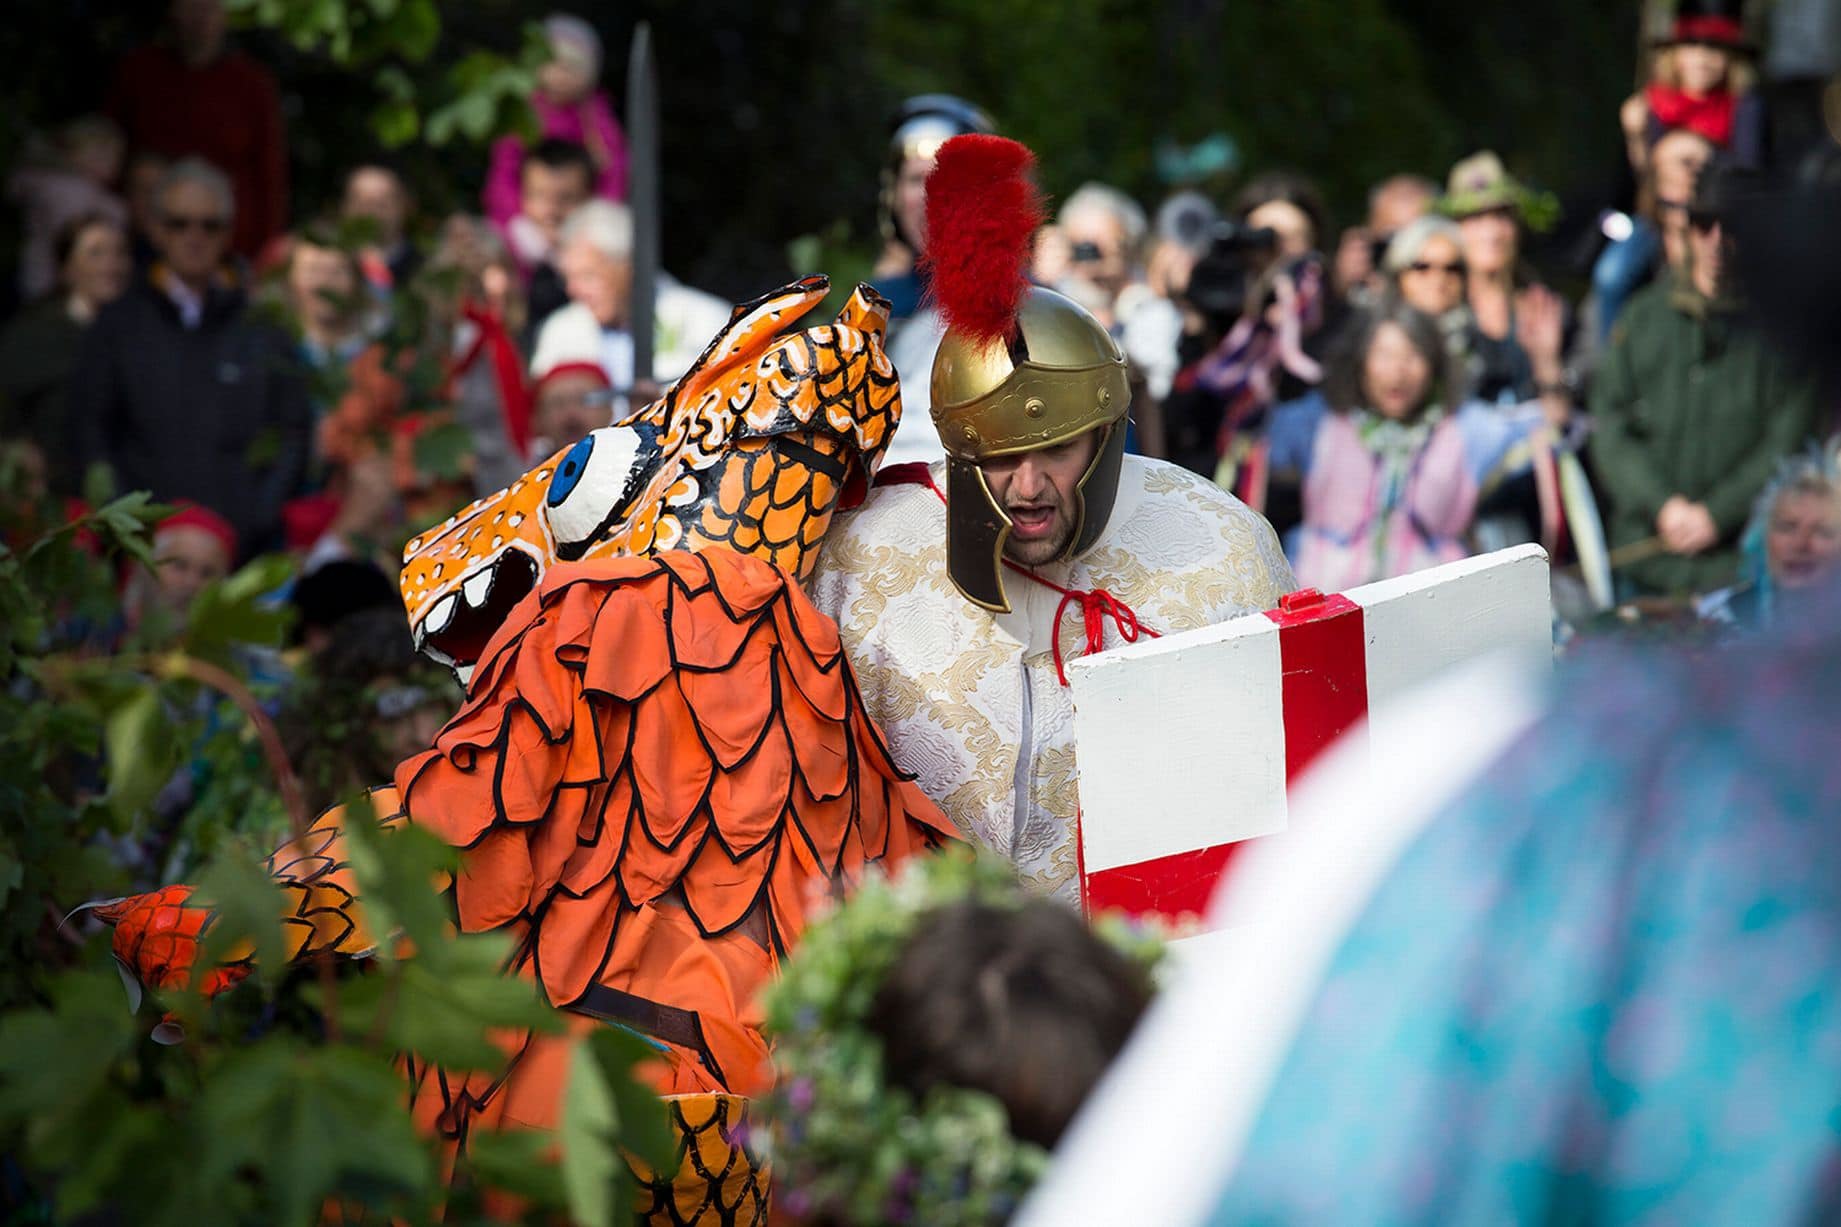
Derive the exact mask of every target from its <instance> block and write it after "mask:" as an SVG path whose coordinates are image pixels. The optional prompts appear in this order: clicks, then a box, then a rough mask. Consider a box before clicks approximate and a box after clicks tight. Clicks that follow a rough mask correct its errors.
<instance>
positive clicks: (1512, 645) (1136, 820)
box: [1069, 545, 1553, 917]
mask: <svg viewBox="0 0 1841 1227" xmlns="http://www.w3.org/2000/svg"><path fill="white" fill-rule="evenodd" d="M1550 610H1551V607H1550V603H1549V595H1548V565H1547V555H1546V552H1545V551H1543V550H1542V549H1541V548H1540V547H1539V546H1537V545H1523V546H1516V547H1514V548H1512V549H1507V550H1500V551H1497V552H1496V553H1493V554H1485V555H1482V556H1480V557H1476V558H1468V559H1464V560H1463V561H1460V562H1455V563H1450V564H1448V565H1446V566H1442V567H1434V568H1431V569H1429V570H1426V571H1420V572H1417V573H1415V574H1412V575H1407V576H1402V577H1400V578H1398V579H1391V580H1384V581H1382V582H1380V583H1377V584H1369V585H1366V586H1364V587H1361V588H1355V589H1352V590H1350V591H1349V592H1346V593H1340V594H1333V595H1327V596H1326V595H1320V594H1317V593H1315V592H1312V591H1309V590H1306V591H1304V592H1299V593H1293V594H1291V595H1290V596H1288V597H1286V598H1285V600H1284V601H1283V602H1282V604H1281V607H1280V608H1279V609H1276V610H1270V611H1268V612H1266V613H1264V614H1254V615H1251V616H1249V617H1245V618H1237V619H1235V620H1233V621H1231V622H1224V623H1221V624H1220V625H1217V626H1210V627H1203V628H1201V629H1199V630H1194V631H1188V632H1185V633H1183V634H1178V635H1170V636H1166V637H1164V638H1161V639H1156V640H1147V641H1144V642H1140V643H1136V644H1132V645H1129V646H1126V647H1123V648H1118V649H1114V650H1112V651H1109V652H1105V653H1103V654H1100V655H1096V656H1091V657H1087V658H1084V659H1082V660H1079V661H1076V662H1075V663H1074V664H1073V665H1072V667H1071V668H1070V669H1069V684H1070V685H1071V686H1072V687H1073V692H1074V728H1075V737H1076V747H1077V753H1078V755H1079V761H1080V803H1081V818H1080V879H1081V896H1082V899H1083V901H1084V902H1085V904H1086V906H1087V908H1088V910H1089V911H1093V912H1097V911H1103V910H1109V909H1122V910H1124V911H1127V912H1130V913H1133V914H1144V913H1151V914H1157V915H1163V916H1168V917H1178V916H1188V915H1195V916H1199V915H1202V914H1203V913H1204V912H1205V910H1206V908H1207V903H1208V900H1209V897H1210V896H1211V895H1212V894H1213V892H1214V888H1215V885H1216V883H1217V882H1218V881H1219V879H1220V877H1221V874H1222V873H1223V871H1224V870H1225V869H1226V867H1227V865H1228V863H1229V862H1230V860H1231V859H1232V857H1233V855H1234V853H1235V850H1236V849H1237V848H1238V847H1240V846H1241V845H1242V844H1244V843H1245V841H1247V840H1249V839H1254V838H1258V837H1261V836H1269V835H1274V834H1277V833H1280V832H1282V831H1284V830H1285V827H1286V822H1287V817H1288V814H1289V805H1288V802H1287V792H1288V790H1289V788H1290V787H1291V785H1292V784H1293V783H1295V782H1296V780H1297V779H1299V778H1300V777H1301V775H1302V773H1303V772H1304V770H1305V769H1306V768H1307V767H1308V766H1309V765H1310V763H1311V761H1312V760H1313V759H1315V758H1316V756H1317V755H1318V754H1319V753H1321V752H1322V751H1323V750H1324V749H1326V748H1327V747H1328V746H1329V745H1330V744H1331V743H1332V742H1334V741H1335V740H1336V739H1337V738H1338V737H1339V736H1341V735H1342V734H1343V733H1344V732H1346V731H1348V730H1350V729H1352V728H1358V726H1359V731H1358V732H1357V733H1356V734H1355V735H1356V736H1358V737H1364V738H1365V739H1366V742H1367V746H1368V753H1369V754H1370V755H1371V756H1373V757H1374V758H1381V757H1383V756H1385V757H1388V758H1391V757H1393V756H1425V755H1436V754H1437V753H1438V746H1437V745H1430V744H1425V741H1424V736H1423V733H1422V732H1419V731H1413V732H1411V733H1410V734H1409V733H1407V732H1406V731H1405V729H1404V727H1403V726H1402V725H1401V724H1400V723H1399V722H1397V721H1396V720H1394V719H1393V718H1392V717H1391V716H1390V713H1389V707H1390V704H1392V703H1393V702H1395V701H1396V700H1398V699H1400V698H1402V697H1404V696H1405V695H1406V694H1407V693H1408V692H1409V691H1411V690H1412V689H1413V688H1415V687H1416V686H1418V685H1420V684H1421V683H1424V682H1427V681H1430V680H1431V679H1432V678H1434V677H1436V676H1438V675H1439V674H1441V673H1444V672H1445V671H1446V670H1448V669H1450V668H1451V667H1452V666H1454V665H1458V664H1462V663H1465V662H1468V661H1473V660H1477V659H1481V658H1483V657H1487V656H1493V655H1499V654H1506V655H1507V656H1509V657H1511V658H1513V660H1514V662H1515V663H1516V664H1519V665H1522V666H1524V667H1527V666H1532V667H1535V668H1547V667H1549V666H1550V663H1551V660H1552V641H1553V640H1552V615H1551V612H1550Z"/></svg>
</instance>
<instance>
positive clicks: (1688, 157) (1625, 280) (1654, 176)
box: [1592, 128, 1714, 345]
mask: <svg viewBox="0 0 1841 1227" xmlns="http://www.w3.org/2000/svg"><path fill="white" fill-rule="evenodd" d="M1713 153H1714V147H1713V142H1711V141H1709V140H1708V139H1707V138H1706V137H1704V136H1702V135H1701V134H1700V133H1698V132H1695V131H1694V130H1692V129H1690V128H1676V129H1674V130H1672V131H1670V132H1665V133H1663V134H1662V136H1661V137H1660V139H1658V140H1657V141H1656V143H1655V147H1654V148H1653V149H1651V150H1650V151H1649V159H1648V172H1647V173H1646V174H1645V175H1644V177H1643V180H1644V181H1643V187H1642V189H1641V190H1640V191H1639V192H1638V194H1637V216H1636V217H1635V218H1633V219H1632V220H1631V231H1630V234H1629V235H1628V237H1625V238H1621V239H1615V240H1613V241H1612V242H1611V243H1609V244H1608V245H1607V246H1606V247H1605V249H1604V251H1603V252H1602V253H1600V255H1599V257H1598V262H1597V263H1596V264H1595V265H1594V266H1593V268H1592V290H1593V293H1594V295H1595V297H1596V301H1597V314H1598V332H1599V336H1598V343H1599V344H1600V345H1602V344H1604V343H1605V342H1606V341H1608V340H1609V339H1610V336H1611V329H1612V327H1613V326H1614V325H1615V324H1616V323H1617V317H1618V315H1619V314H1620V313H1621V312H1622V311H1623V309H1624V303H1625V302H1626V301H1628V299H1629V297H1630V295H1631V294H1632V293H1633V292H1634V291H1636V290H1637V289H1639V288H1641V287H1642V286H1643V285H1645V284H1647V283H1648V282H1649V280H1650V279H1651V278H1653V277H1654V276H1655V274H1656V270H1657V267H1658V265H1661V266H1663V267H1667V268H1679V267H1680V265H1681V260H1682V257H1683V256H1684V255H1685V254H1686V253H1687V229H1688V223H1687V215H1688V201H1689V200H1690V199H1692V197H1693V195H1694V181H1695V180H1696V179H1698V178H1699V177H1700V172H1701V171H1702V170H1703V169H1704V168H1705V167H1706V165H1707V163H1708V162H1709V161H1710V160H1711V159H1712V157H1713Z"/></svg>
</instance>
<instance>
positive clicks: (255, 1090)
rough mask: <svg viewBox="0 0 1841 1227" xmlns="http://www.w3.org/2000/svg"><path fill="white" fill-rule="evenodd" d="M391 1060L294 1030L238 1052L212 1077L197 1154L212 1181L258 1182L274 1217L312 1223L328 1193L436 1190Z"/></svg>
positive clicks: (369, 1196) (372, 1195)
mask: <svg viewBox="0 0 1841 1227" xmlns="http://www.w3.org/2000/svg"><path fill="white" fill-rule="evenodd" d="M402 1100H403V1083H402V1076H401V1074H400V1073H399V1072H398V1071H397V1070H396V1068H395V1066H394V1065H393V1064H392V1062H390V1061H389V1060H388V1059H387V1058H385V1057H383V1056H379V1055H373V1054H371V1053H367V1052H364V1051H362V1050H359V1049H355V1048H350V1047H343V1046H340V1047H329V1048H320V1049H313V1048H305V1047H302V1046H301V1045H300V1044H299V1042H298V1041H297V1040H291V1039H289V1038H286V1037H277V1038H275V1039H270V1040H264V1041H262V1042H261V1043H258V1044H256V1045H253V1046H251V1047H249V1048H243V1049H235V1050H232V1051H231V1052H230V1053H229V1054H228V1055H227V1056H226V1057H225V1058H224V1060H223V1062H222V1064H220V1065H219V1066H218V1067H217V1068H216V1069H215V1070H213V1071H212V1076H211V1078H210V1079H209V1080H208V1081H207V1082H206V1083H205V1087H204V1092H203V1094H202V1096H201V1097H200V1099H199V1103H198V1118H199V1124H200V1127H201V1132H202V1133H203V1134H204V1135H205V1136H207V1137H210V1138H211V1139H213V1145H212V1146H211V1147H210V1148H209V1150H207V1151H206V1152H205V1154H204V1155H202V1156H200V1157H199V1163H200V1168H201V1175H202V1176H203V1177H204V1178H205V1182H206V1184H207V1185H210V1184H216V1183H218V1182H222V1181H229V1180H231V1179H233V1178H236V1179H242V1180H247V1179H252V1178H253V1179H257V1180H259V1181H261V1183H262V1185H263V1186H264V1187H265V1189H266V1190H267V1192H268V1198H267V1200H268V1201H269V1202H270V1204H271V1206H272V1208H273V1212H274V1216H275V1221H278V1222H279V1223H281V1224H283V1225H284V1227H285V1225H292V1224H298V1225H300V1227H307V1225H308V1224H311V1223H314V1222H317V1221H318V1217H317V1216H318V1214H319V1211H320V1209H321V1206H322V1205H323V1203H324V1202H325V1201H326V1199H328V1198H330V1197H336V1196H339V1195H341V1194H344V1195H348V1196H355V1195H357V1194H358V1193H359V1192H360V1191H363V1192H364V1194H365V1197H364V1200H365V1201H366V1202H367V1203H379V1205H378V1208H379V1209H381V1208H382V1204H387V1201H388V1199H391V1198H395V1199H397V1200H399V1201H400V1200H401V1199H404V1198H409V1197H413V1196H415V1195H416V1194H417V1193H418V1192H420V1191H423V1190H426V1189H428V1188H429V1186H430V1184H431V1181H432V1165H431V1157H430V1155H429V1153H428V1151H427V1149H425V1147H424V1146H423V1144H422V1142H421V1141H420V1140H419V1139H418V1138H417V1136H416V1133H415V1130H414V1128H413V1127H412V1126H411V1124H410V1121H409V1116H408V1114H407V1113H406V1112H405V1111H404V1110H403V1105H402Z"/></svg>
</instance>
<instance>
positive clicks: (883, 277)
mask: <svg viewBox="0 0 1841 1227" xmlns="http://www.w3.org/2000/svg"><path fill="white" fill-rule="evenodd" d="M995 130H996V128H995V126H994V125H993V124H992V123H991V117H990V116H989V115H986V114H985V113H984V112H983V111H981V110H979V109H978V108H977V107H975V106H973V105H972V104H971V103H969V102H967V101H965V100H964V99H963V98H955V97H953V96H952V95H951V94H921V95H918V96H916V97H913V98H909V99H908V100H907V101H905V102H903V103H902V104H901V109H900V110H899V111H897V112H896V114H895V123H894V130H893V131H892V132H891V133H890V134H889V143H888V157H887V159H886V161H884V163H883V166H882V186H881V191H880V193H879V194H878V196H877V201H876V220H877V224H878V226H879V228H880V229H881V231H882V253H881V255H880V256H878V257H877V260H876V266H875V270H874V272H873V273H872V274H871V275H872V276H873V277H874V278H875V283H876V289H877V290H878V291H879V292H880V293H881V294H882V296H883V297H885V298H887V299H888V300H889V320H890V321H891V322H899V321H903V320H906V319H907V318H908V317H909V316H912V315H914V314H916V313H917V312H919V311H920V310H921V296H922V294H923V293H924V292H925V291H926V288H927V285H926V281H925V280H924V273H923V270H922V267H921V262H920V257H921V254H922V253H923V252H924V251H925V250H926V247H927V176H928V174H930V173H931V172H932V170H933V157H934V154H935V153H936V152H937V151H938V150H939V148H940V146H941V145H942V144H944V143H945V142H946V141H947V140H948V139H950V138H952V137H955V136H963V135H965V134H966V133H970V132H993V131H995ZM938 345H939V339H938V338H937V337H935V338H934V341H933V347H934V348H937V347H938ZM932 363H933V349H932V348H930V349H929V350H928V351H927V360H926V362H925V363H923V364H921V365H920V366H919V367H918V368H917V369H919V370H922V371H925V370H926V369H928V367H930V366H931V365H932ZM896 369H897V370H905V369H907V368H905V367H902V366H901V365H900V364H899V363H898V364H897V366H896ZM922 382H925V381H924V380H923V381H922ZM902 392H903V395H904V396H905V395H906V393H907V389H906V388H905V387H904V388H903V389H902ZM921 404H922V408H923V409H924V408H925V407H926V404H925V401H924V400H923V401H922V402H921Z"/></svg>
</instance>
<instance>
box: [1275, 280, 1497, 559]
mask: <svg viewBox="0 0 1841 1227" xmlns="http://www.w3.org/2000/svg"><path fill="white" fill-rule="evenodd" d="M1445 366H1446V356H1445V347H1444V343H1443V341H1442V339H1441V338H1440V336H1439V333H1438V326H1437V325H1436V324H1435V323H1433V322H1432V320H1431V319H1430V318H1429V317H1428V316H1425V315H1423V314H1421V313H1420V312H1418V311H1415V310H1413V309H1412V308H1411V307H1407V306H1405V305H1403V304H1394V305H1391V306H1387V307H1384V308H1382V309H1380V310H1378V311H1375V312H1372V313H1368V314H1366V315H1363V316H1360V317H1357V319H1356V321H1355V322H1354V323H1353V324H1352V326H1351V328H1350V329H1349V330H1348V332H1347V334H1346V335H1345V337H1344V338H1343V339H1342V340H1341V341H1339V343H1338V351H1337V352H1336V353H1335V354H1334V355H1333V356H1332V358H1331V361H1330V364H1329V367H1328V372H1327V374H1326V377H1325V379H1324V384H1323V390H1322V394H1321V397H1320V398H1313V400H1315V402H1316V403H1315V404H1312V403H1311V402H1309V401H1307V402H1301V403H1300V407H1299V408H1298V410H1296V411H1295V416H1294V407H1293V406H1292V405H1286V406H1284V407H1282V408H1281V410H1280V412H1279V413H1276V414H1275V415H1274V418H1273V424H1272V432H1271V438H1270V451H1269V457H1270V465H1271V474H1272V476H1271V481H1272V482H1273V483H1274V484H1275V485H1277V484H1279V483H1280V482H1281V481H1286V480H1289V481H1290V482H1293V483H1296V484H1297V485H1298V486H1299V487H1301V491H1302V505H1303V521H1302V523H1301V524H1300V525H1299V526H1298V529H1297V531H1296V532H1295V533H1294V534H1293V535H1292V536H1291V538H1290V540H1289V541H1288V543H1287V544H1288V548H1287V550H1286V553H1287V554H1288V555H1290V558H1291V563H1292V567H1293V569H1294V570H1295V571H1296V572H1297V576H1298V582H1299V583H1301V584H1304V585H1307V586H1310V587H1315V588H1321V589H1323V590H1324V591H1326V592H1335V591H1341V590H1342V589H1344V588H1351V587H1354V586H1356V585H1358V584H1365V583H1369V582H1372V581H1374V580H1377V579H1387V578H1390V577H1392V576H1395V575H1403V574H1405V573H1407V572H1409V571H1417V570H1420V569H1421V568H1423V567H1430V566H1436V565H1437V564H1439V563H1443V562H1451V561H1453V560H1454V559H1458V558H1462V557H1464V556H1465V555H1466V554H1468V553H1469V552H1470V551H1469V548H1468V545H1467V542H1466V534H1467V533H1468V532H1469V531H1470V525H1471V520H1472V518H1473V517H1474V515H1475V513H1476V507H1477V478H1476V475H1475V473H1474V472H1473V469H1472V465H1473V460H1472V458H1471V457H1470V455H1469V454H1468V448H1467V442H1466V437H1465V430H1464V423H1463V422H1462V416H1463V415H1460V414H1455V413H1453V412H1452V408H1453V406H1452V405H1451V404H1450V403H1449V402H1448V401H1446V400H1444V399H1442V398H1444V397H1447V396H1449V394H1450V387H1451V384H1450V381H1449V380H1448V379H1444V378H1441V372H1442V371H1443V370H1444V369H1445Z"/></svg>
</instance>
